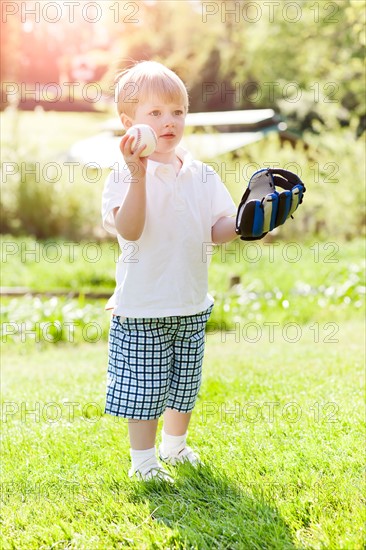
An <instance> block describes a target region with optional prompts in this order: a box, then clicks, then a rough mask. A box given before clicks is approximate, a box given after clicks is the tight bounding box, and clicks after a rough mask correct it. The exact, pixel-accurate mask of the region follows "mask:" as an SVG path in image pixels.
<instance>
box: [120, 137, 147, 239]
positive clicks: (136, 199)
mask: <svg viewBox="0 0 366 550" xmlns="http://www.w3.org/2000/svg"><path fill="white" fill-rule="evenodd" d="M133 140H134V138H133V136H128V135H127V134H126V135H125V136H124V137H123V138H122V140H121V145H120V149H121V152H122V154H123V156H124V159H125V161H126V164H127V166H128V168H129V170H130V173H131V182H130V186H129V189H128V191H127V195H126V196H125V199H124V201H123V203H122V204H121V206H117V207H116V208H114V209H113V216H114V222H115V226H116V230H117V231H118V233H119V234H120V235H121V237H123V239H125V240H126V241H137V240H138V239H139V238H140V237H141V234H142V232H143V230H144V226H145V219H146V166H147V158H146V157H140V156H139V155H140V153H141V152H142V151H143V150H144V149H145V146H141V147H139V148H138V149H136V151H134V152H132V150H131V146H132V142H133Z"/></svg>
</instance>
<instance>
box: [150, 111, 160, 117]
mask: <svg viewBox="0 0 366 550" xmlns="http://www.w3.org/2000/svg"><path fill="white" fill-rule="evenodd" d="M151 114H152V115H153V116H159V115H160V111H157V110H155V111H151Z"/></svg>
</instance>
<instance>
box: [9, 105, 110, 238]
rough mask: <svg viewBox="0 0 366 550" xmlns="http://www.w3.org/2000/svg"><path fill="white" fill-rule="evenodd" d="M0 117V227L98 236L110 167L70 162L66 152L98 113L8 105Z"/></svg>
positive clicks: (46, 234)
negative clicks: (28, 109)
mask: <svg viewBox="0 0 366 550" xmlns="http://www.w3.org/2000/svg"><path fill="white" fill-rule="evenodd" d="M1 120H2V124H3V133H2V143H1V145H2V152H3V155H2V164H1V172H2V181H1V226H0V231H1V232H2V233H13V234H26V235H32V236H33V237H36V238H38V239H46V238H49V237H60V236H62V237H65V238H67V239H75V240H76V239H80V238H82V237H84V238H91V237H96V236H100V233H101V227H100V200H101V190H102V188H103V183H104V180H105V177H106V175H107V172H108V171H103V170H101V169H100V168H99V169H93V168H92V167H83V166H81V165H80V163H74V164H72V163H70V161H69V159H68V156H67V153H66V152H65V150H67V148H68V147H70V146H71V145H72V143H73V141H74V140H75V139H76V138H77V137H78V136H79V137H87V136H89V137H90V133H91V132H95V131H96V130H97V129H98V127H99V124H100V121H101V120H102V119H101V117H100V116H98V115H92V116H88V115H77V114H70V115H69V116H67V115H65V114H58V113H52V112H50V113H45V112H43V110H42V109H38V110H37V111H36V112H34V113H21V112H19V111H17V110H16V109H13V108H9V109H8V110H7V111H6V112H5V113H3V114H2V116H1ZM70 135H71V136H72V137H71V138H70Z"/></svg>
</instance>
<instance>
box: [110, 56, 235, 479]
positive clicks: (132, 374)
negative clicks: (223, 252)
mask: <svg viewBox="0 0 366 550" xmlns="http://www.w3.org/2000/svg"><path fill="white" fill-rule="evenodd" d="M116 92H117V93H116V97H118V112H119V115H120V118H121V121H122V123H123V125H124V127H125V128H126V129H128V128H130V127H131V126H132V125H134V124H148V125H150V126H151V127H152V128H153V129H154V130H155V132H156V135H157V138H158V142H157V148H156V150H155V152H154V153H153V154H152V155H150V156H149V157H148V158H147V157H141V156H140V154H141V153H142V151H143V147H139V148H138V149H136V150H135V151H133V150H132V147H131V146H132V142H133V137H131V136H128V135H125V136H124V137H123V138H122V140H121V144H120V148H121V152H122V155H123V158H124V162H121V164H120V170H119V171H118V172H112V173H111V174H110V175H109V177H108V178H107V180H106V183H105V188H104V191H103V205H102V217H103V225H104V227H105V228H106V229H107V230H108V231H109V232H111V233H113V234H114V235H116V236H117V239H118V242H119V245H120V248H121V251H122V254H121V256H120V258H119V262H118V265H117V269H116V289H115V292H114V295H113V297H112V301H111V303H112V302H113V306H112V307H113V316H112V320H111V328H110V335H109V365H108V381H107V399H106V408H105V412H106V413H109V414H112V415H116V416H121V417H124V418H128V419H129V421H128V428H129V437H130V445H131V450H130V452H131V460H132V466H131V469H130V471H129V476H130V477H132V476H133V475H136V476H137V477H138V478H139V479H144V480H146V479H151V478H153V477H156V476H158V477H159V478H163V479H166V480H169V481H170V480H171V476H170V475H169V474H168V472H167V471H166V469H165V468H163V466H162V464H161V463H160V462H159V461H158V458H157V456H156V449H155V438H156V431H157V426H158V420H159V418H160V416H162V415H163V417H164V425H163V430H162V443H161V445H160V447H159V458H160V460H162V461H164V462H166V463H170V464H177V463H179V462H183V461H189V462H191V463H192V464H193V465H197V464H199V463H200V459H199V456H198V455H197V454H196V453H195V452H194V451H193V450H192V449H191V448H190V447H188V446H187V444H186V437H187V429H188V424H189V421H190V417H191V413H192V410H193V408H194V405H195V402H196V399H197V394H198V391H199V388H200V384H201V372H202V360H203V352H204V338H205V325H206V322H207V320H208V318H209V316H210V313H211V309H212V307H213V299H212V297H211V296H210V295H209V294H208V293H207V290H208V274H207V269H208V263H209V261H208V260H209V258H207V255H206V253H205V251H206V250H207V245H209V244H211V243H224V242H228V241H231V240H233V239H235V238H236V237H237V235H236V233H235V218H234V217H232V216H235V214H236V207H235V204H234V203H233V201H232V199H231V197H230V195H229V193H228V191H227V189H226V188H225V186H224V184H223V183H222V182H221V180H220V178H219V177H218V175H217V174H216V173H215V172H214V170H212V169H211V168H210V167H208V166H206V165H204V164H202V163H201V162H198V161H195V160H193V158H192V157H191V155H190V154H189V153H188V152H187V151H185V150H184V149H182V148H181V147H180V146H179V142H180V141H181V138H182V136H183V131H184V124H185V117H186V114H187V111H188V94H187V90H186V88H185V86H184V84H183V82H182V81H181V80H180V78H179V77H178V76H177V75H176V74H175V73H174V72H172V71H170V70H169V69H167V68H166V67H164V66H163V65H161V64H160V63H156V62H152V61H143V62H140V63H137V64H136V65H134V66H133V67H132V68H130V69H128V70H126V71H124V72H123V73H122V75H121V76H120V78H119V80H118V83H117V90H116ZM107 307H108V306H107ZM112 307H111V308H112Z"/></svg>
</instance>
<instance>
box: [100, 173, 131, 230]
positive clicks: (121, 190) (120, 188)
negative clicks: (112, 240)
mask: <svg viewBox="0 0 366 550" xmlns="http://www.w3.org/2000/svg"><path fill="white" fill-rule="evenodd" d="M130 177H131V175H130V172H129V171H128V170H124V171H121V172H117V171H112V172H111V173H110V174H109V175H108V177H107V179H106V181H105V184H104V189H103V195H102V222H103V227H104V229H106V230H107V231H108V232H109V233H112V234H113V235H117V230H116V227H115V224H114V216H113V208H116V207H117V206H121V204H122V202H123V201H124V198H125V196H126V194H127V191H128V187H129V182H130Z"/></svg>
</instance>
